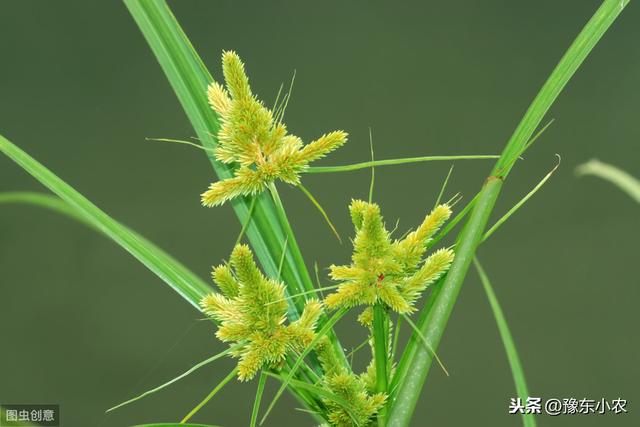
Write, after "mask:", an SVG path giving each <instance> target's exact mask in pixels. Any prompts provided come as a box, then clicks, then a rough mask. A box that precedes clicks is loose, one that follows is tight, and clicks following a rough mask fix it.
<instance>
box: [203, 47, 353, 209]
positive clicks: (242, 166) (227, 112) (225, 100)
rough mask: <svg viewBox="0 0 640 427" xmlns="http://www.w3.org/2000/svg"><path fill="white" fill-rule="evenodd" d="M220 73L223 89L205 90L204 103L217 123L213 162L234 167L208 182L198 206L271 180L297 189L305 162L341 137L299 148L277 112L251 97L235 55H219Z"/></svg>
mask: <svg viewBox="0 0 640 427" xmlns="http://www.w3.org/2000/svg"><path fill="white" fill-rule="evenodd" d="M222 70H223V72H224V78H225V82H226V88H225V87H223V86H222V85H220V84H218V83H215V82H214V83H212V84H211V85H210V86H209V90H208V97H209V103H210V105H211V108H213V110H214V111H215V112H216V113H217V114H218V116H219V117H220V123H221V127H220V130H219V132H218V135H217V136H218V146H217V147H216V149H215V157H216V159H217V160H218V161H220V162H222V163H227V164H232V165H235V166H237V167H236V169H235V171H234V176H233V177H232V178H228V179H224V180H221V181H218V182H214V183H213V184H211V186H210V187H209V189H208V190H207V191H206V192H204V193H203V194H202V204H203V205H205V206H216V205H221V204H223V203H224V202H226V201H227V200H230V199H233V198H235V197H238V196H247V195H255V194H257V193H260V192H262V191H264V189H265V188H267V186H268V185H269V184H271V183H272V182H274V181H276V180H281V181H284V182H286V183H289V184H292V185H297V184H299V183H300V174H301V173H302V172H304V171H305V170H306V169H307V166H308V164H309V163H310V162H312V161H314V160H317V159H319V158H321V157H324V156H325V155H326V154H328V153H330V152H331V151H333V150H335V149H336V148H338V147H340V146H341V145H343V144H344V143H345V142H346V141H347V134H346V133H345V132H343V131H334V132H330V133H327V134H325V135H323V136H321V137H320V138H318V139H316V140H315V141H313V142H311V143H309V144H306V145H305V144H303V142H302V140H301V139H300V138H299V137H297V136H295V135H291V134H288V133H287V127H286V126H285V124H284V123H282V120H281V119H282V114H283V110H282V109H280V110H279V111H277V112H276V113H274V112H273V111H271V110H270V109H268V108H267V107H265V105H264V104H263V103H262V102H261V101H260V100H258V99H257V98H256V97H255V95H253V93H252V92H251V87H250V86H249V79H248V77H247V75H246V73H245V70H244V64H243V63H242V61H241V60H240V57H239V56H238V55H237V54H236V53H235V52H232V51H227V52H224V53H223V54H222Z"/></svg>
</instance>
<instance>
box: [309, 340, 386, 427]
mask: <svg viewBox="0 0 640 427" xmlns="http://www.w3.org/2000/svg"><path fill="white" fill-rule="evenodd" d="M316 354H317V355H318V360H319V361H320V363H321V365H322V369H323V370H324V372H325V375H324V376H323V377H322V386H323V387H324V388H325V389H327V390H328V391H329V392H331V393H332V394H334V395H336V396H337V397H339V398H340V399H341V400H343V401H345V402H346V403H348V406H349V410H347V409H346V408H344V407H343V406H342V405H340V404H339V403H337V402H335V401H334V400H332V399H330V398H323V399H322V401H323V403H324V404H325V405H326V407H327V418H328V420H329V422H330V424H331V425H332V426H336V427H351V426H353V425H361V426H366V425H370V421H371V420H372V418H373V417H374V416H375V415H376V414H377V412H378V411H379V410H380V408H381V407H382V406H383V405H384V404H385V402H386V400H387V395H386V394H384V393H374V392H373V390H374V389H373V388H369V387H368V384H369V382H368V376H367V374H362V375H356V374H354V373H353V372H351V371H349V370H347V369H346V368H345V367H344V365H342V364H341V363H340V362H339V361H338V360H337V359H336V357H335V353H334V352H333V351H332V347H331V342H330V341H329V339H328V338H327V337H322V338H321V339H320V340H319V342H318V344H317V345H316ZM374 381H375V379H374Z"/></svg>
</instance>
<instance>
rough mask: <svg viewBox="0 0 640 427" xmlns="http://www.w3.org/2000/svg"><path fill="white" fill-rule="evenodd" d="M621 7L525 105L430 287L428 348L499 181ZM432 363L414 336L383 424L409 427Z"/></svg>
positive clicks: (424, 316) (619, 4) (612, 3)
mask: <svg viewBox="0 0 640 427" xmlns="http://www.w3.org/2000/svg"><path fill="white" fill-rule="evenodd" d="M627 3H628V0H622V1H621V0H605V1H604V2H603V3H602V5H601V6H600V8H598V10H597V11H596V12H595V14H594V15H593V17H592V18H591V19H590V20H589V22H588V23H587V25H586V26H585V27H584V29H583V30H582V31H581V32H580V34H578V36H577V38H576V39H575V41H574V42H573V44H572V45H571V47H570V48H569V49H568V50H567V52H566V53H565V55H564V56H563V57H562V59H561V60H560V62H559V63H558V65H557V66H556V68H555V69H554V70H553V72H552V73H551V75H550V76H549V78H548V79H547V81H546V82H545V84H544V86H543V87H542V89H541V90H540V92H539V93H538V95H537V96H536V98H535V99H534V100H533V102H532V103H531V105H530V107H529V109H528V110H527V112H526V113H525V115H524V117H523V118H522V120H521V122H520V124H519V125H518V127H517V128H516V130H515V131H514V133H513V135H512V136H511V138H510V139H509V142H508V143H507V145H506V147H505V149H504V151H503V152H502V154H501V156H500V159H499V160H498V161H497V162H496V165H495V166H494V168H493V170H492V172H491V174H490V175H489V178H487V180H486V181H485V183H484V185H483V187H482V189H481V190H480V193H479V195H478V198H477V200H476V202H475V204H474V208H473V211H472V212H471V215H470V217H469V219H468V220H467V223H466V224H465V227H464V228H463V229H462V231H461V233H460V234H459V236H458V239H457V245H456V257H455V260H454V261H453V264H452V265H451V268H450V269H449V272H448V274H447V275H446V277H445V279H444V282H443V283H442V285H441V286H439V287H438V288H437V289H435V288H434V292H433V294H432V298H433V302H432V303H431V305H430V309H429V310H423V312H422V313H421V316H420V319H419V321H418V327H419V328H420V330H421V331H422V334H423V336H424V337H425V338H426V339H427V340H428V341H429V342H430V343H431V344H432V345H433V347H434V349H436V350H437V346H438V344H439V343H440V339H441V338H442V335H443V333H444V329H445V327H446V325H447V322H448V320H449V316H450V315H451V311H452V310H453V307H454V305H455V302H456V300H457V297H458V294H459V292H460V288H461V287H462V283H463V281H464V278H465V276H466V274H467V271H468V270H469V266H470V264H471V261H472V260H473V256H474V254H475V250H476V247H477V246H478V244H479V243H480V240H481V238H482V235H483V233H484V230H485V227H486V225H487V222H488V220H489V216H490V214H491V212H492V210H493V207H494V205H495V202H496V199H497V198H498V195H499V194H500V190H501V188H502V184H503V182H504V179H505V178H506V176H507V175H508V173H509V171H510V170H511V168H512V167H513V165H514V163H515V161H516V160H517V158H518V157H519V156H520V155H521V154H522V152H523V150H524V148H525V147H526V146H527V142H528V141H529V140H530V139H531V136H532V135H533V132H534V131H535V129H536V128H537V127H538V126H539V125H540V122H541V121H542V119H543V118H544V115H545V114H546V112H547V111H548V110H549V108H550V107H551V104H553V102H554V101H555V99H556V98H557V97H558V95H559V94H560V92H561V91H562V89H563V88H564V86H565V85H566V84H567V82H568V81H569V79H570V78H571V76H573V74H574V73H575V71H576V70H577V69H578V67H579V66H580V64H581V63H582V62H583V61H584V59H585V58H586V56H587V55H588V54H589V52H591V50H592V49H593V47H594V46H595V45H596V43H597V42H598V40H600V38H601V37H602V35H603V34H604V33H605V31H606V30H607V29H608V28H609V26H610V25H611V24H612V23H613V22H614V21H615V19H616V18H617V16H618V15H619V14H620V12H621V11H622V9H624V7H625V6H626V5H627ZM432 361H433V357H432V355H431V353H430V352H428V351H427V350H426V349H424V348H423V347H422V346H420V345H419V339H418V338H417V337H416V336H415V334H414V335H413V336H412V338H411V340H410V342H409V344H408V345H407V349H406V351H405V354H404V357H403V358H402V360H401V361H400V364H399V366H398V370H397V372H398V373H397V374H396V375H397V376H398V377H399V383H398V387H397V392H396V393H395V394H394V395H393V396H392V398H391V402H390V410H389V422H388V426H390V427H401V426H408V425H409V423H410V422H411V418H412V416H413V411H414V409H415V407H416V404H417V402H418V399H419V397H420V393H421V391H422V387H423V384H424V382H425V380H426V378H427V374H428V372H429V368H430V367H431V364H432Z"/></svg>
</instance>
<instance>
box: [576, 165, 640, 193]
mask: <svg viewBox="0 0 640 427" xmlns="http://www.w3.org/2000/svg"><path fill="white" fill-rule="evenodd" d="M576 174H577V175H578V176H584V175H593V176H597V177H598V178H602V179H604V180H606V181H609V182H610V183H612V184H613V185H615V186H616V187H618V188H619V189H620V190H622V191H624V192H625V193H627V194H628V195H629V196H631V198H632V199H633V200H635V201H636V202H638V203H640V181H639V180H638V179H637V178H635V177H634V176H632V175H631V174H629V173H628V172H626V171H623V170H622V169H620V168H618V167H616V166H613V165H610V164H608V163H604V162H601V161H600V160H597V159H591V160H589V161H588V162H586V163H583V164H581V165H580V166H578V167H577V168H576Z"/></svg>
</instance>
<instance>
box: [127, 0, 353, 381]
mask: <svg viewBox="0 0 640 427" xmlns="http://www.w3.org/2000/svg"><path fill="white" fill-rule="evenodd" d="M125 5H126V6H127V8H128V9H129V12H130V13H131V15H132V16H133V18H134V19H135V21H136V23H137V24H138V27H139V28H140V30H141V31H142V34H143V35H144V37H145V39H146V40H147V42H148V44H149V46H150V47H151V50H152V51H153V53H154V54H155V56H156V58H157V59H158V62H159V63H160V65H161V67H162V69H163V70H164V72H165V74H166V76H167V79H168V80H169V82H170V83H171V86H172V87H173V89H174V91H175V93H176V95H177V97H178V99H179V100H180V103H181V104H182V107H183V109H184V111H185V113H186V114H187V117H188V118H189V120H190V121H191V124H192V125H193V128H194V130H195V132H196V134H197V135H198V140H199V141H200V142H201V144H202V145H203V147H204V148H206V149H207V150H209V151H210V150H212V149H214V148H215V146H216V137H215V135H217V131H218V128H219V123H218V118H217V117H216V115H215V113H214V112H213V110H212V109H211V108H210V106H209V104H208V100H207V97H206V89H207V86H208V85H209V84H210V83H211V82H212V81H213V79H212V77H211V74H210V73H209V71H208V70H207V68H206V67H205V66H204V64H203V63H202V60H201V59H200V57H199V56H198V54H197V52H196V51H195V50H194V48H193V46H192V45H191V43H190V42H189V39H188V38H187V36H186V35H185V34H184V32H183V31H182V29H181V28H180V25H179V24H178V22H177V21H176V19H175V17H174V16H173V14H172V13H171V10H170V9H169V7H168V6H167V4H166V2H165V1H164V0H145V1H138V0H125ZM208 157H209V159H210V160H211V163H212V165H213V169H214V171H215V173H216V175H217V176H218V178H219V179H224V178H228V177H230V176H231V175H232V169H231V168H230V167H229V166H227V165H225V164H222V163H220V162H217V161H216V160H215V159H214V158H213V156H208ZM271 195H272V197H273V198H271V197H269V194H268V192H263V193H262V194H260V195H258V196H256V197H255V206H254V208H253V212H252V214H251V215H250V201H249V200H248V199H247V198H244V199H242V198H237V199H235V200H234V201H233V202H232V205H233V209H234V211H235V213H236V216H237V217H238V219H239V221H240V223H241V224H243V226H244V224H248V226H247V228H246V235H247V237H248V239H249V243H250V244H251V246H252V248H253V251H254V253H255V254H256V256H257V258H258V259H259V261H260V264H261V265H262V267H263V269H264V271H265V273H266V274H267V275H268V276H270V277H273V278H276V277H278V260H279V259H280V249H281V248H282V247H283V246H284V242H285V240H286V241H287V245H286V247H287V251H286V253H285V260H284V264H283V266H282V271H281V276H282V280H283V281H284V282H285V284H286V285H287V288H288V292H289V293H290V294H298V293H301V292H303V291H310V290H312V289H313V282H312V280H311V276H310V275H309V271H308V270H307V267H306V264H305V261H304V259H303V257H302V253H301V252H300V248H299V246H298V243H297V240H296V238H295V235H294V233H293V229H292V227H291V225H290V224H289V221H288V219H287V217H286V213H285V211H284V207H283V206H282V204H281V202H280V199H279V197H278V194H277V191H275V189H274V190H272V192H271ZM303 306H304V300H302V299H296V300H290V309H289V314H290V316H291V317H292V318H293V319H295V318H296V317H297V316H298V315H299V314H300V313H301V312H302V309H303ZM326 321H327V317H326V316H324V315H323V316H322V317H321V318H320V321H319V324H320V325H323V324H324V322H326ZM328 337H329V339H330V340H331V342H332V344H333V347H334V349H335V351H336V353H337V354H338V356H339V357H340V358H341V360H342V361H343V363H346V358H345V357H344V353H343V352H342V346H341V345H340V343H339V342H338V339H337V337H336V335H335V333H334V332H333V331H330V332H329V334H328ZM311 363H312V364H313V365H314V367H315V368H317V369H320V367H319V363H318V362H317V361H316V360H315V358H312V360H311Z"/></svg>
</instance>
